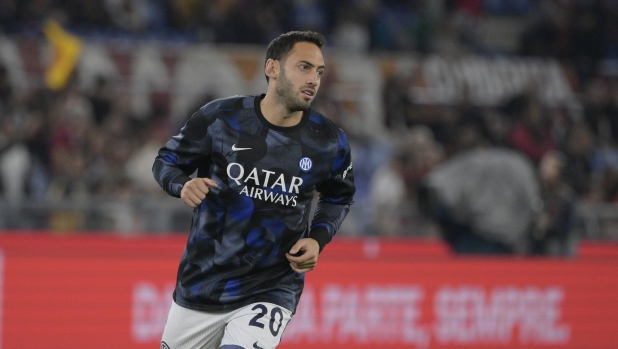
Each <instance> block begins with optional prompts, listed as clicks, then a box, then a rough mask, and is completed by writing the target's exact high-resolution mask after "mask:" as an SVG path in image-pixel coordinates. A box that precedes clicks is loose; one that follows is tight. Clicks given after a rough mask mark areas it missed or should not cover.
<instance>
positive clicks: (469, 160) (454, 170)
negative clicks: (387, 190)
mask: <svg viewBox="0 0 618 349" xmlns="http://www.w3.org/2000/svg"><path fill="white" fill-rule="evenodd" d="M462 131H463V133H462V134H460V135H459V137H463V138H466V139H462V140H460V141H458V142H456V143H457V144H461V145H465V144H469V145H470V146H468V147H467V148H464V147H461V146H460V147H459V149H461V150H460V151H458V152H457V153H455V154H453V155H452V156H450V157H449V158H447V159H446V161H445V162H443V163H442V164H440V165H438V166H437V167H435V168H434V169H433V170H432V171H431V172H429V174H428V175H427V177H426V178H425V181H424V183H423V185H422V186H421V187H420V188H419V191H420V192H419V206H420V208H421V210H422V211H423V212H425V213H427V214H429V216H430V217H432V218H433V219H435V220H436V221H437V223H438V224H439V225H440V228H441V231H442V234H443V237H444V239H445V240H446V242H447V243H448V244H449V245H450V246H451V247H452V249H453V251H454V252H455V253H459V254H523V253H526V252H527V240H528V236H529V235H530V232H531V229H532V228H533V226H534V224H535V222H536V220H537V216H538V213H539V210H540V208H541V200H540V190H539V183H538V180H537V176H536V173H535V168H534V166H533V164H532V163H531V162H530V161H529V160H528V159H526V158H525V157H524V156H522V155H521V154H519V153H517V152H515V151H512V150H509V149H499V148H487V147H485V146H483V144H484V142H482V141H481V142H478V141H477V142H475V143H469V142H468V140H467V138H468V137H469V134H470V132H471V131H470V130H462ZM476 134H477V135H481V132H480V131H477V132H476ZM478 139H482V138H481V137H479V138H478Z"/></svg>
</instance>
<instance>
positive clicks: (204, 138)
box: [153, 31, 355, 349]
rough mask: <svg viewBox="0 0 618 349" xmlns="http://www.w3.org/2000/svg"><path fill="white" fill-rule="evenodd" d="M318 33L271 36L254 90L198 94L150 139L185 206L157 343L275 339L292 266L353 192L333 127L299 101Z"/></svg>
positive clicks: (308, 255)
mask: <svg viewBox="0 0 618 349" xmlns="http://www.w3.org/2000/svg"><path fill="white" fill-rule="evenodd" d="M324 44H325V40H324V37H323V36H322V35H320V34H318V33H315V32H310V31H304V32H298V31H295V32H289V33H286V34H282V35H280V36H279V37H277V38H275V39H274V40H273V41H272V42H271V43H270V44H269V46H268V48H267V51H266V63H265V68H264V72H265V75H266V81H267V83H268V88H267V90H266V94H262V95H259V96H234V97H229V98H223V99H218V100H215V101H213V102H210V103H208V104H206V105H205V106H203V107H202V108H200V109H199V110H198V111H197V112H196V113H194V114H193V115H192V116H191V118H190V119H189V121H187V123H186V125H185V126H184V127H183V128H182V129H181V131H180V134H178V135H176V136H174V137H173V138H172V139H171V140H170V141H169V142H168V143H167V144H166V145H165V146H164V147H163V148H161V149H160V151H159V155H158V156H157V157H156V159H155V162H154V166H153V173H154V176H155V178H156V180H157V181H158V182H159V184H160V185H161V187H162V188H163V189H164V190H165V191H166V192H167V193H168V194H169V195H172V196H175V197H180V199H181V200H182V201H183V202H184V203H186V204H187V205H189V206H190V207H192V208H193V220H192V224H191V232H190V235H189V238H188V241H187V245H186V248H185V250H184V253H183V255H182V259H181V261H180V266H179V268H178V275H177V282H176V288H175V291H174V295H173V299H174V302H173V303H172V308H171V309H170V313H169V316H168V320H167V324H166V326H165V330H164V332H163V338H162V342H161V348H169V349H188V348H207V349H215V348H217V349H218V348H221V349H259V348H261V349H269V348H275V347H276V346H277V345H278V344H279V342H280V341H281V336H282V333H283V331H284V329H285V327H286V326H287V324H288V322H289V321H290V319H291V317H292V314H293V313H294V312H295V309H296V306H297V304H298V300H299V298H300V294H301V292H302V290H303V285H304V279H305V275H304V274H305V273H306V272H308V271H311V270H313V269H314V268H315V266H316V263H317V261H318V255H319V253H320V252H321V251H322V249H323V248H324V246H325V245H326V244H327V243H328V242H330V241H331V239H332V238H333V235H334V234H335V232H336V231H337V230H338V228H339V227H340V225H341V223H342V221H343V220H344V218H345V216H346V214H347V212H348V210H349V209H350V205H351V204H352V199H353V195H354V192H355V187H354V175H353V170H352V161H351V154H350V148H349V145H348V141H347V138H346V136H345V134H344V132H343V131H342V130H340V129H339V128H338V127H337V126H336V125H335V124H334V123H333V122H332V121H330V120H329V119H327V118H326V117H324V116H323V115H321V114H319V113H318V112H316V111H314V110H312V109H310V104H311V102H312V101H313V99H314V98H315V96H316V93H317V92H318V89H319V87H320V79H321V77H322V74H323V73H324V71H325V68H326V67H325V64H324V58H323V56H322V50H321V49H322V47H323V46H324ZM194 171H197V172H196V176H195V177H194V178H191V177H190V175H191V174H193V173H194ZM315 191H317V192H319V193H320V196H319V200H318V202H317V206H316V210H315V214H314V216H313V219H312V221H311V224H310V225H309V214H310V210H311V202H312V199H313V197H314V193H315Z"/></svg>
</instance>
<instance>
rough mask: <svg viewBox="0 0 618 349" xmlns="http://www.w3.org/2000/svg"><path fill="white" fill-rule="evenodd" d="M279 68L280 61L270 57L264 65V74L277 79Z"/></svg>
mask: <svg viewBox="0 0 618 349" xmlns="http://www.w3.org/2000/svg"><path fill="white" fill-rule="evenodd" d="M279 68H280V66H279V61H276V60H274V59H272V58H269V59H268V60H267V61H266V66H265V67H264V74H266V76H268V78H269V79H277V76H279Z"/></svg>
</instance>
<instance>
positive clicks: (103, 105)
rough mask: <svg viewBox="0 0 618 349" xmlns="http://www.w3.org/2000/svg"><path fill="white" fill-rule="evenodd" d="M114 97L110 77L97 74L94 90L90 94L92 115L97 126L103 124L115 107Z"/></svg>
mask: <svg viewBox="0 0 618 349" xmlns="http://www.w3.org/2000/svg"><path fill="white" fill-rule="evenodd" d="M114 97H115V96H114V94H113V93H112V86H110V84H109V81H108V79H107V78H106V77H104V76H101V75H99V76H97V78H96V82H95V86H94V90H93V91H92V93H91V94H90V95H89V96H88V99H89V100H90V104H91V105H92V116H93V117H94V122H95V124H96V125H97V126H101V125H103V124H104V123H105V120H106V119H107V117H108V116H109V115H110V114H111V112H112V110H113V109H114V108H113V107H114V105H113V104H114V100H115V98H114Z"/></svg>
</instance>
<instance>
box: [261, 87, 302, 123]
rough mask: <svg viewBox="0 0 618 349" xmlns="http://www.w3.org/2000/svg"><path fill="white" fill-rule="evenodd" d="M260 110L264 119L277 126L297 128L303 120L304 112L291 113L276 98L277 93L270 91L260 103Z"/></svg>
mask: <svg viewBox="0 0 618 349" xmlns="http://www.w3.org/2000/svg"><path fill="white" fill-rule="evenodd" d="M260 109H261V110H262V114H263V115H264V118H265V119H266V120H268V122H270V123H271V124H273V125H275V126H282V127H289V126H296V125H298V123H300V121H301V120H302V118H303V111H293V112H290V111H289V110H288V109H287V108H286V107H285V106H284V105H283V104H281V103H280V102H279V101H277V99H276V98H275V92H274V91H269V92H267V93H266V96H265V97H264V99H262V101H261V102H260Z"/></svg>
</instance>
